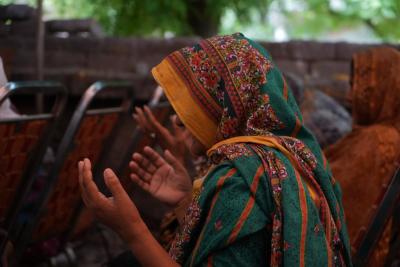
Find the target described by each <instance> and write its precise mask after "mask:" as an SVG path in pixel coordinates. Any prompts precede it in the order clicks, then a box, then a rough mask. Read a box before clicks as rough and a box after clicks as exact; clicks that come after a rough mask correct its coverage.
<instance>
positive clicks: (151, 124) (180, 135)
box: [133, 106, 188, 162]
mask: <svg viewBox="0 0 400 267" xmlns="http://www.w3.org/2000/svg"><path fill="white" fill-rule="evenodd" d="M135 110H136V113H134V114H133V118H134V119H135V120H136V122H137V123H138V125H139V127H140V129H141V130H142V131H143V132H144V133H145V134H148V135H151V136H152V137H154V138H156V141H157V143H158V144H159V145H160V146H161V148H162V149H163V150H169V151H171V153H172V154H173V155H174V156H175V157H176V158H178V159H179V160H180V161H181V162H184V159H185V154H186V146H185V142H184V140H185V139H186V138H187V137H188V131H187V130H186V129H185V128H184V127H181V126H179V125H177V123H176V115H174V116H171V117H170V120H171V122H172V129H173V132H172V133H171V132H170V131H169V130H168V129H167V128H165V127H164V126H163V125H162V124H161V123H160V122H159V121H158V120H157V119H156V118H155V117H154V114H153V113H152V111H151V110H150V108H149V107H148V106H144V108H143V109H141V108H139V107H136V108H135Z"/></svg>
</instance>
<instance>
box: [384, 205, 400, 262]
mask: <svg viewBox="0 0 400 267" xmlns="http://www.w3.org/2000/svg"><path fill="white" fill-rule="evenodd" d="M395 266H400V199H398V201H397V203H396V208H395V211H394V215H393V222H392V237H391V240H390V248H389V253H388V255H387V257H386V261H385V267H395Z"/></svg>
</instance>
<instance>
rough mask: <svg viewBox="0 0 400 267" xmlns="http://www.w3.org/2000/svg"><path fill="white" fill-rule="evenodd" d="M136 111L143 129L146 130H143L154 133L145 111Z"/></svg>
mask: <svg viewBox="0 0 400 267" xmlns="http://www.w3.org/2000/svg"><path fill="white" fill-rule="evenodd" d="M135 110H136V114H137V117H138V120H139V121H140V122H139V124H140V125H141V127H142V128H144V129H143V130H145V131H148V132H154V131H155V129H154V127H153V126H152V125H151V124H150V123H148V119H147V118H146V115H145V114H144V112H143V110H142V109H141V108H139V107H136V108H135Z"/></svg>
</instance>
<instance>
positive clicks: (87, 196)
mask: <svg viewBox="0 0 400 267" xmlns="http://www.w3.org/2000/svg"><path fill="white" fill-rule="evenodd" d="M78 167H79V184H80V188H81V193H82V199H83V202H84V203H85V205H86V207H87V208H88V209H89V210H91V211H92V212H93V213H94V214H95V216H96V217H97V218H98V219H99V220H100V221H101V222H102V223H104V224H105V225H107V226H109V227H110V228H111V229H113V230H114V231H115V232H117V234H118V235H119V236H120V237H121V238H122V239H124V240H125V241H126V242H127V243H130V242H131V241H133V240H134V239H135V237H136V236H137V235H138V233H139V231H141V229H142V227H143V225H144V223H143V221H142V219H141V217H140V214H139V212H138V210H137V209H136V206H135V204H133V202H132V201H131V199H130V198H129V196H128V194H127V193H126V192H125V190H124V188H123V187H122V185H121V183H120V182H119V179H118V177H117V176H116V175H115V173H114V172H113V171H112V170H111V169H106V170H105V171H104V181H105V184H106V185H107V187H108V189H109V190H110V192H111V193H112V197H106V196H105V195H103V194H102V193H101V192H100V191H99V189H98V188H97V186H96V184H95V183H94V181H93V175H92V169H91V168H92V167H91V163H90V160H88V159H85V160H84V161H80V162H79V164H78Z"/></svg>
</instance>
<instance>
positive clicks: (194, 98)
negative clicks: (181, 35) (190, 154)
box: [152, 34, 302, 148]
mask: <svg viewBox="0 0 400 267" xmlns="http://www.w3.org/2000/svg"><path fill="white" fill-rule="evenodd" d="M152 73H153V75H154V77H155V79H156V80H157V81H158V83H159V84H160V86H161V87H163V88H164V91H165V94H166V96H167V98H168V99H169V101H170V102H171V104H172V106H173V107H174V109H175V111H176V113H177V114H178V116H179V117H180V119H181V120H182V122H183V123H184V124H185V125H186V127H187V128H188V129H189V130H190V131H191V132H192V134H193V135H194V136H195V137H196V138H197V139H198V140H199V141H200V142H201V143H202V144H203V146H204V147H205V148H210V147H211V146H212V145H213V144H215V143H216V142H218V141H221V140H223V139H227V138H230V137H234V136H240V135H271V134H273V135H288V136H290V135H296V134H298V133H299V131H300V130H301V129H302V126H301V115H300V111H299V109H298V107H297V104H296V102H295V100H294V97H293V95H292V93H291V92H290V89H289V88H288V86H287V84H286V82H285V80H284V78H283V76H282V74H281V72H280V71H279V70H278V69H277V68H276V67H275V65H274V63H273V62H272V59H271V57H270V55H269V54H268V53H267V52H266V51H265V50H264V49H263V48H262V47H261V46H260V45H259V44H257V43H255V42H253V41H252V40H249V39H247V38H246V37H244V36H243V35H242V34H233V35H225V36H215V37H212V38H209V39H206V40H202V41H201V42H200V43H199V44H196V45H194V46H192V47H185V48H183V49H180V50H178V51H175V52H173V53H172V54H170V55H169V56H167V57H166V58H165V59H164V60H163V61H162V62H161V63H160V64H159V65H158V66H156V67H155V68H153V70H152Z"/></svg>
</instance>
